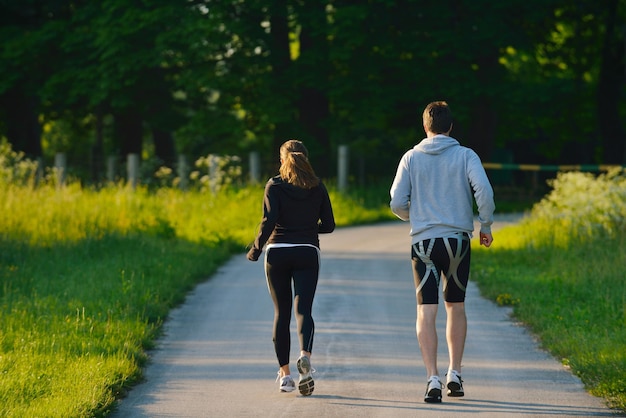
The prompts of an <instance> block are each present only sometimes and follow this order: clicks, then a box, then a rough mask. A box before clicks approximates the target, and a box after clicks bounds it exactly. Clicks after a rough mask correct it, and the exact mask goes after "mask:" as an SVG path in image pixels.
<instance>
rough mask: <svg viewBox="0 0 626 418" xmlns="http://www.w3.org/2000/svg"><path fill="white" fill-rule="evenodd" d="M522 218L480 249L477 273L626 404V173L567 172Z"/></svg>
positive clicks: (550, 345)
mask: <svg viewBox="0 0 626 418" xmlns="http://www.w3.org/2000/svg"><path fill="white" fill-rule="evenodd" d="M553 186H554V190H553V191H552V192H551V193H550V194H549V195H548V196H546V197H545V198H544V200H543V201H541V202H540V203H538V204H537V205H535V207H534V208H533V210H532V211H531V212H530V213H529V215H528V216H527V217H526V218H525V219H524V220H523V221H522V222H521V223H520V224H519V225H516V226H513V227H508V228H505V229H503V230H501V231H498V232H497V233H496V241H494V245H493V247H492V248H490V249H484V248H478V247H477V248H476V251H475V252H474V253H473V255H472V257H473V259H472V263H473V272H472V278H473V279H474V280H476V281H477V283H478V285H479V287H480V289H481V291H482V292H483V294H484V295H485V296H486V297H488V298H491V299H493V300H494V301H496V302H498V303H500V304H502V305H511V306H513V314H514V316H515V317H516V318H517V319H519V320H520V321H522V322H523V323H525V324H526V325H527V326H528V327H529V328H530V330H531V331H532V332H533V333H535V334H536V335H537V336H538V337H539V339H540V341H541V344H542V346H543V347H544V348H545V349H547V350H548V351H550V352H551V353H552V354H553V355H554V356H556V357H557V358H559V359H560V360H561V361H562V362H563V364H564V365H566V366H568V367H570V368H571V370H572V371H573V373H575V374H576V375H577V376H579V377H580V378H581V380H582V382H583V383H584V384H585V386H586V388H587V389H588V390H589V391H590V392H591V393H592V394H594V395H596V396H599V397H603V398H605V399H606V400H607V401H608V403H609V404H610V405H611V406H612V407H614V408H616V409H618V410H621V411H622V412H624V411H626V373H625V371H626V280H624V279H625V275H624V268H625V266H626V180H625V179H624V177H623V176H614V177H613V176H610V175H609V176H601V177H599V178H598V179H594V178H593V177H592V176H589V175H583V174H580V173H569V174H566V175H561V176H560V177H559V178H558V179H557V181H556V182H555V183H554V184H553Z"/></svg>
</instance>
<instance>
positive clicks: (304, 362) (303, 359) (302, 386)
mask: <svg viewBox="0 0 626 418" xmlns="http://www.w3.org/2000/svg"><path fill="white" fill-rule="evenodd" d="M296 365H297V366H298V372H300V381H299V382H298V390H299V391H300V393H301V394H302V396H309V395H310V394H312V393H313V389H314V388H315V382H314V381H313V377H312V376H311V373H313V372H314V370H313V368H312V367H311V360H309V358H308V357H307V356H300V358H299V359H298V363H296Z"/></svg>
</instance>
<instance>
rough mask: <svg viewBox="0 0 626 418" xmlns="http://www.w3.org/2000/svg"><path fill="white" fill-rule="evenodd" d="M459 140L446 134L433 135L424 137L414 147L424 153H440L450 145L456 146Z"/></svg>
mask: <svg viewBox="0 0 626 418" xmlns="http://www.w3.org/2000/svg"><path fill="white" fill-rule="evenodd" d="M458 145H460V144H459V141H457V140H456V139H454V138H452V137H449V136H446V135H435V136H433V137H431V138H425V139H422V140H421V141H420V143H419V144H417V145H416V146H415V147H414V149H415V150H416V151H420V152H423V153H425V154H434V155H436V154H441V153H442V152H444V151H445V150H447V149H448V148H450V147H454V146H458Z"/></svg>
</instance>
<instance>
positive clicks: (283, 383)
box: [276, 372, 296, 392]
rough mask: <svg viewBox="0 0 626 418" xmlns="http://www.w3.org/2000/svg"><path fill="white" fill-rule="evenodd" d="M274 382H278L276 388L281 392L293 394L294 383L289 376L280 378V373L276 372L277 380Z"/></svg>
mask: <svg viewBox="0 0 626 418" xmlns="http://www.w3.org/2000/svg"><path fill="white" fill-rule="evenodd" d="M276 380H277V381H278V380H280V385H279V386H278V388H279V389H280V391H281V392H293V391H294V390H296V382H294V381H293V379H292V378H291V376H289V375H287V376H283V377H280V372H278V378H277V379H276Z"/></svg>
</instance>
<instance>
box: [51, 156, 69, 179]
mask: <svg viewBox="0 0 626 418" xmlns="http://www.w3.org/2000/svg"><path fill="white" fill-rule="evenodd" d="M54 170H55V174H56V180H57V187H63V186H64V185H65V173H66V172H67V157H66V156H65V154H64V153H62V152H57V153H56V154H55V155H54Z"/></svg>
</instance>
